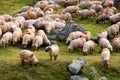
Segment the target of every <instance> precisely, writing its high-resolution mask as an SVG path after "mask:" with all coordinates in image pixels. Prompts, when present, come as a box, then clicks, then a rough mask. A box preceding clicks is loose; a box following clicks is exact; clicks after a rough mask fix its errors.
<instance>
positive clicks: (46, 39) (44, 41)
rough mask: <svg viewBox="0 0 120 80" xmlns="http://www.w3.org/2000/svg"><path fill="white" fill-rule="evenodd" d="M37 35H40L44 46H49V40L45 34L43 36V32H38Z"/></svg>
mask: <svg viewBox="0 0 120 80" xmlns="http://www.w3.org/2000/svg"><path fill="white" fill-rule="evenodd" d="M38 34H40V35H42V37H43V44H44V45H46V46H48V45H50V44H51V43H50V40H49V39H48V38H47V36H46V34H45V32H44V31H43V30H38Z"/></svg>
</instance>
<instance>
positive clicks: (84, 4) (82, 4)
mask: <svg viewBox="0 0 120 80" xmlns="http://www.w3.org/2000/svg"><path fill="white" fill-rule="evenodd" d="M91 4H92V3H91V1H80V3H79V4H78V6H79V7H80V8H86V7H90V6H91Z"/></svg>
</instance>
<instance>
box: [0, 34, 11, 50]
mask: <svg viewBox="0 0 120 80" xmlns="http://www.w3.org/2000/svg"><path fill="white" fill-rule="evenodd" d="M12 36H13V34H12V33H11V32H6V33H5V34H3V36H2V38H1V40H0V45H1V46H2V45H3V46H4V48H5V47H6V46H7V45H8V44H9V43H10V42H11V41H12Z"/></svg>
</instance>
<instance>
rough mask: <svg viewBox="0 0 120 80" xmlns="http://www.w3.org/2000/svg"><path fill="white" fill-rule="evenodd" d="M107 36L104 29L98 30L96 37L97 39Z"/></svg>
mask: <svg viewBox="0 0 120 80" xmlns="http://www.w3.org/2000/svg"><path fill="white" fill-rule="evenodd" d="M107 36H108V33H107V31H106V30H104V31H100V32H99V33H98V34H97V37H98V39H99V38H107Z"/></svg>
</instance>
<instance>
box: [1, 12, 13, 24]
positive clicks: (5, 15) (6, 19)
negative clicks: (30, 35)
mask: <svg viewBox="0 0 120 80" xmlns="http://www.w3.org/2000/svg"><path fill="white" fill-rule="evenodd" d="M2 16H3V17H4V20H5V21H6V22H9V21H12V19H13V17H12V16H10V15H8V14H4V15H2Z"/></svg>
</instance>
